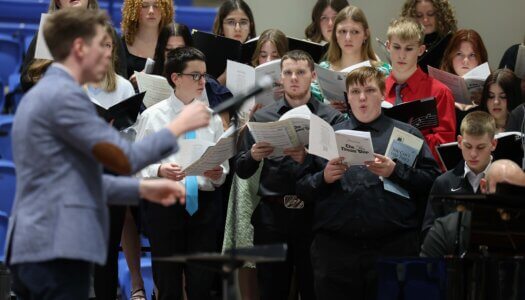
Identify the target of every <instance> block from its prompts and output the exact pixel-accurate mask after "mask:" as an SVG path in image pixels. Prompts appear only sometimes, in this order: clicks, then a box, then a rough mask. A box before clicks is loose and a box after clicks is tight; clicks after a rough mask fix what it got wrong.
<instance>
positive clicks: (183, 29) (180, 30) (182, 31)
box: [151, 23, 193, 75]
mask: <svg viewBox="0 0 525 300" xmlns="http://www.w3.org/2000/svg"><path fill="white" fill-rule="evenodd" d="M172 36H180V37H182V39H183V40H184V46H185V47H191V46H193V39H192V37H191V33H190V30H189V29H188V26H186V25H184V24H178V23H171V24H168V25H166V26H164V27H162V29H161V31H160V34H159V39H158V40H157V46H156V47H155V55H154V56H153V60H155V65H154V66H153V71H152V72H151V73H152V74H155V75H162V74H163V73H164V62H165V57H166V50H167V49H166V47H167V45H168V40H169V38H170V37H172Z"/></svg>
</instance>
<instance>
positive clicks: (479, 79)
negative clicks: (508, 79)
mask: <svg viewBox="0 0 525 300" xmlns="http://www.w3.org/2000/svg"><path fill="white" fill-rule="evenodd" d="M428 75H430V76H431V77H433V78H435V79H437V80H439V81H441V82H442V83H443V84H445V85H446V86H447V87H448V88H449V89H450V91H451V92H452V95H453V96H454V100H455V101H456V102H458V103H464V104H472V100H471V93H476V92H479V89H480V88H483V83H484V82H485V79H487V77H488V76H489V75H490V68H489V65H488V63H484V64H481V65H479V66H477V67H475V68H474V69H472V70H470V71H469V72H468V73H467V74H465V75H463V77H461V76H458V75H455V74H452V73H448V72H445V71H442V70H439V69H436V68H433V67H431V66H428Z"/></svg>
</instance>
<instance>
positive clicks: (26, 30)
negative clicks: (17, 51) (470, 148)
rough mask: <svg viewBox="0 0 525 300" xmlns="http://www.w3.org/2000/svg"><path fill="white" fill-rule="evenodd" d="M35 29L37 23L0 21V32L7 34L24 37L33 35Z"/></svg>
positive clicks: (36, 28) (36, 29)
mask: <svg viewBox="0 0 525 300" xmlns="http://www.w3.org/2000/svg"><path fill="white" fill-rule="evenodd" d="M37 31H38V24H37V23H36V24H33V23H31V24H29V23H22V22H0V33H1V34H8V35H10V36H13V37H21V38H25V36H33V35H34V34H35V33H36V32H37Z"/></svg>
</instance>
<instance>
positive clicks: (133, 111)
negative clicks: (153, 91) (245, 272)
mask: <svg viewBox="0 0 525 300" xmlns="http://www.w3.org/2000/svg"><path fill="white" fill-rule="evenodd" d="M145 94H146V92H142V93H138V94H136V95H133V96H131V97H129V98H127V99H125V100H122V101H121V102H119V103H117V104H115V105H113V106H111V107H109V108H107V109H106V108H104V107H102V106H100V105H98V104H97V103H93V104H95V107H96V109H97V112H98V114H99V116H101V117H102V118H104V120H106V121H107V122H110V121H112V120H113V127H115V128H116V129H117V130H119V131H120V130H124V129H126V128H128V127H130V126H131V125H133V124H135V122H136V121H137V117H138V115H139V112H140V107H141V105H142V100H143V99H144V95H145Z"/></svg>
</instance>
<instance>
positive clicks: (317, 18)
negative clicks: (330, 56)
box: [304, 0, 348, 43]
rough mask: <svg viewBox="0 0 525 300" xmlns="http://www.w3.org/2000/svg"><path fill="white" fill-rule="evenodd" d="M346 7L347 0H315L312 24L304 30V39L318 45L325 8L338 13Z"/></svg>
mask: <svg viewBox="0 0 525 300" xmlns="http://www.w3.org/2000/svg"><path fill="white" fill-rule="evenodd" d="M347 6H348V1H347V0H317V2H316V3H315V5H314V8H313V9H312V22H311V23H310V25H308V26H307V27H306V29H305V30H304V34H305V36H306V38H307V39H309V40H311V41H312V42H316V43H320V42H321V41H322V40H323V34H322V32H321V16H322V15H323V11H324V10H325V9H326V8H327V7H331V8H332V9H333V10H335V12H337V13H338V12H340V11H341V10H342V9H343V8H345V7H347ZM328 42H329V41H328Z"/></svg>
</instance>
